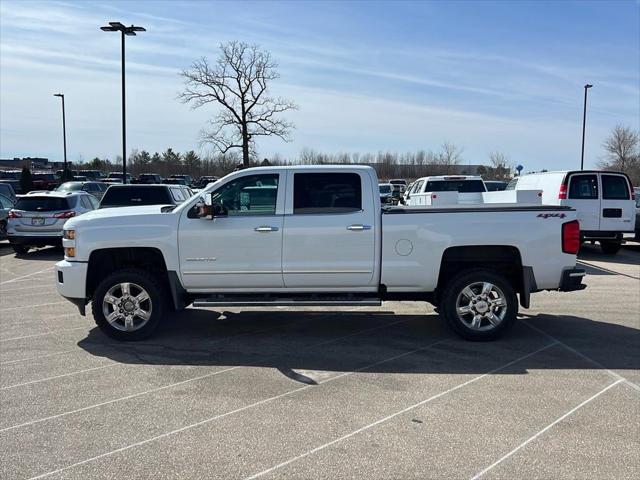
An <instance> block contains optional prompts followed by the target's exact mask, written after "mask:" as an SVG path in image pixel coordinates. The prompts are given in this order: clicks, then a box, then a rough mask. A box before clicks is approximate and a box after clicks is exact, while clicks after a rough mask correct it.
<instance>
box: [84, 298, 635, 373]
mask: <svg viewBox="0 0 640 480" xmlns="http://www.w3.org/2000/svg"><path fill="white" fill-rule="evenodd" d="M214 318H216V317H215V313H214V312H211V311H206V310H198V309H189V310H187V311H185V312H182V313H180V314H178V315H175V316H174V317H173V318H171V319H168V320H167V321H165V322H164V324H163V325H161V326H160V328H159V329H158V331H157V332H156V335H155V336H154V337H153V338H152V339H150V340H147V341H142V342H135V343H123V342H117V341H114V340H112V339H110V338H108V337H106V336H105V335H104V334H103V333H102V332H101V331H100V330H98V329H97V328H94V329H92V330H91V331H90V333H89V335H88V336H87V337H86V338H85V339H83V340H81V341H80V342H79V343H78V345H79V346H80V347H81V348H83V349H85V350H86V351H87V352H89V353H90V354H92V355H95V356H98V357H105V358H109V359H111V360H113V361H115V362H118V363H124V364H144V365H192V366H193V365H198V366H220V367H232V366H242V367H262V368H265V367H266V368H275V369H278V370H279V371H280V372H281V373H282V374H283V375H285V376H287V377H289V378H291V379H292V380H295V381H298V382H302V383H310V384H314V383H316V380H314V378H313V377H314V375H313V374H308V373H306V372H305V371H307V372H308V371H311V372H316V373H317V372H352V371H357V370H362V369H363V368H365V367H366V368H365V369H366V371H367V372H373V373H405V374H453V373H456V374H465V373H486V372H487V371H490V370H492V369H493V368H495V367H496V366H497V365H502V364H505V363H507V362H510V361H512V360H515V359H517V358H521V357H523V356H525V355H527V354H529V353H532V352H535V351H537V350H539V349H541V348H544V347H545V346H547V345H550V344H551V343H554V342H556V341H558V340H560V341H562V342H563V344H557V345H556V346H555V347H553V348H548V349H546V351H545V354H544V355H531V356H529V357H527V358H524V359H522V361H520V362H517V363H514V364H513V365H511V366H509V368H507V369H505V370H501V371H499V372H496V374H509V375H512V374H526V373H527V372H528V370H529V369H558V370H599V369H612V370H636V371H637V370H638V369H640V355H638V352H639V351H640V330H638V329H637V328H630V327H626V326H622V325H617V324H610V323H605V322H598V321H594V320H589V319H586V318H580V317H573V316H554V315H536V316H526V318H521V319H520V320H519V321H518V322H517V324H516V326H515V327H514V328H513V330H512V331H511V332H510V333H509V334H508V335H506V336H505V337H504V338H503V339H501V340H498V341H494V342H467V341H464V340H461V339H459V338H457V337H455V336H454V335H453V334H452V333H451V332H450V331H449V329H448V328H447V326H446V325H445V324H444V322H443V321H442V320H441V319H440V318H439V317H438V316H437V315H435V314H431V315H406V314H405V315H403V314H398V315H396V314H394V313H392V312H388V313H385V312H361V313H360V312H358V313H354V312H331V313H326V312H317V311H316V312H292V311H269V312H263V311H243V312H241V313H228V312H225V315H224V316H221V317H220V319H218V320H213V319H214ZM551 336H553V337H551ZM565 345H567V346H568V347H570V348H574V349H576V350H578V351H579V352H580V353H582V354H583V355H586V356H588V357H589V358H590V359H592V360H593V362H597V364H595V363H593V362H591V361H588V360H586V359H585V358H584V357H583V356H581V355H580V354H577V353H575V352H573V351H571V350H570V349H569V348H566V347H565ZM634 373H637V372H634ZM319 375H320V376H321V377H322V374H321V373H320V374H319Z"/></svg>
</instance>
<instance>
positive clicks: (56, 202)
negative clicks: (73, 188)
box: [15, 196, 70, 212]
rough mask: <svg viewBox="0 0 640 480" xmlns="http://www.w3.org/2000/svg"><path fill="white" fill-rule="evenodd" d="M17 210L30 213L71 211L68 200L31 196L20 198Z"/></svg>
mask: <svg viewBox="0 0 640 480" xmlns="http://www.w3.org/2000/svg"><path fill="white" fill-rule="evenodd" d="M15 208H16V210H26V211H28V212H56V211H58V210H69V208H70V206H69V202H68V201H67V199H66V198H59V197H36V196H29V197H22V198H19V199H18V201H17V202H16V206H15Z"/></svg>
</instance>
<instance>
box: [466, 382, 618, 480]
mask: <svg viewBox="0 0 640 480" xmlns="http://www.w3.org/2000/svg"><path fill="white" fill-rule="evenodd" d="M620 382H624V379H622V378H621V379H619V380H616V381H615V382H613V383H612V384H610V385H608V386H606V387H605V388H603V389H602V390H600V391H599V392H598V393H596V394H595V395H593V396H591V397H589V398H587V399H586V400H585V401H584V402H582V403H581V404H580V405H578V406H576V407H573V408H572V409H571V410H569V411H568V412H567V413H565V414H564V415H562V416H561V417H560V418H558V419H556V420H554V421H553V422H552V423H550V424H549V425H547V426H546V427H544V428H543V429H542V430H540V431H539V432H538V433H536V434H535V435H533V436H532V437H529V438H528V439H527V440H525V441H524V442H522V443H521V444H520V445H518V446H517V447H516V448H514V449H513V450H511V451H510V452H509V453H507V454H506V455H504V456H503V457H502V458H500V459H499V460H497V461H496V462H494V463H492V464H491V465H489V466H488V467H487V468H485V469H484V470H482V471H481V472H480V473H477V474H476V475H474V476H473V477H472V478H471V480H477V479H478V478H480V477H482V476H483V475H484V474H485V473H487V472H488V471H489V470H491V469H492V468H494V467H496V466H497V465H499V464H501V463H502V462H504V461H505V460H506V459H507V458H509V457H510V456H511V455H513V454H514V453H516V452H517V451H519V450H521V449H522V448H524V447H525V446H526V445H528V444H529V443H531V442H533V441H534V440H535V439H536V438H538V437H539V436H540V435H543V434H544V433H545V432H546V431H547V430H549V429H550V428H552V427H553V426H554V425H557V424H558V423H560V422H561V421H562V420H564V419H565V418H567V417H568V416H570V415H572V414H573V413H574V412H576V411H578V410H580V409H581V408H582V407H584V406H585V405H586V404H587V403H589V402H591V401H593V400H595V399H596V398H598V397H599V396H600V395H602V394H603V393H604V392H606V391H607V390H609V389H610V388H613V387H615V386H616V385H618V384H619V383H620Z"/></svg>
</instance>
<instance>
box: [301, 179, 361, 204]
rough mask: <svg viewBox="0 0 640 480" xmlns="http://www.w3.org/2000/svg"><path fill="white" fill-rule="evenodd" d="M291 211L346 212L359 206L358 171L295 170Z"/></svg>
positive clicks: (359, 185) (359, 183)
mask: <svg viewBox="0 0 640 480" xmlns="http://www.w3.org/2000/svg"><path fill="white" fill-rule="evenodd" d="M293 178H294V180H293V213H294V214H323V213H349V212H357V211H360V210H362V182H361V179H360V175H358V174H357V173H351V172H350V173H295V174H294V177H293Z"/></svg>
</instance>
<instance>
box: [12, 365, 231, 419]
mask: <svg viewBox="0 0 640 480" xmlns="http://www.w3.org/2000/svg"><path fill="white" fill-rule="evenodd" d="M238 368H242V367H241V366H240V365H238V366H236V367H230V368H225V369H224V370H219V371H217V372H211V373H207V374H206V375H200V376H198V377H194V378H189V379H188V380H183V381H181V382H176V383H171V384H169V385H164V386H162V387H157V388H151V389H149V390H145V391H144V392H139V393H133V394H131V395H127V396H126V397H120V398H114V399H113V400H108V401H106V402H102V403H97V404H95V405H89V406H87V407H82V408H78V409H76V410H70V411H68V412H63V413H59V414H57V415H51V416H50V417H44V418H39V419H37V420H32V421H30V422H25V423H21V424H19V425H12V426H11V427H6V428H2V429H0V432H6V431H8V430H14V429H16V428H21V427H27V426H29V425H34V424H36V423H41V422H46V421H47V420H53V419H54V418H61V417H66V416H68V415H73V414H74V413H80V412H86V411H87V410H91V409H94V408H98V407H103V406H105V405H109V404H112V403H116V402H122V401H124V400H131V399H132V398H136V397H141V396H142V395H148V394H149V393H155V392H160V391H162V390H166V389H167V388H172V387H177V386H179V385H184V384H186V383H190V382H196V381H198V380H202V379H205V378H209V377H213V376H215V375H219V374H221V373H225V372H230V371H232V370H236V369H238Z"/></svg>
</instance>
